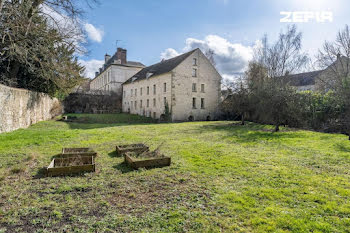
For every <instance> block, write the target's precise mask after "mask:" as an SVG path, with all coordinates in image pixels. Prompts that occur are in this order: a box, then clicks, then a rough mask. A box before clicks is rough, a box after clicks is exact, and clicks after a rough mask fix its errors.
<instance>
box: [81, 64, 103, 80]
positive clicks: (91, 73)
mask: <svg viewBox="0 0 350 233" xmlns="http://www.w3.org/2000/svg"><path fill="white" fill-rule="evenodd" d="M79 63H80V64H81V65H82V66H85V72H84V76H85V77H87V78H91V79H92V78H94V77H95V72H96V71H98V69H99V68H101V67H102V65H103V64H104V60H96V59H92V60H89V61H84V60H79Z"/></svg>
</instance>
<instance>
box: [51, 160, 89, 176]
mask: <svg viewBox="0 0 350 233" xmlns="http://www.w3.org/2000/svg"><path fill="white" fill-rule="evenodd" d="M94 171H95V161H94V157H93V156H90V157H88V156H81V157H70V158H55V159H53V160H52V161H51V163H50V165H49V166H48V167H47V170H46V172H47V176H59V175H70V174H77V173H82V172H94Z"/></svg>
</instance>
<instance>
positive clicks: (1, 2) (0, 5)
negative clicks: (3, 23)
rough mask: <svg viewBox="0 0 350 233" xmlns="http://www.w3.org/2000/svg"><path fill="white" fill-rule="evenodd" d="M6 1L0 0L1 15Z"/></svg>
mask: <svg viewBox="0 0 350 233" xmlns="http://www.w3.org/2000/svg"><path fill="white" fill-rule="evenodd" d="M4 2H5V0H0V15H1V12H2V7H3V6H4Z"/></svg>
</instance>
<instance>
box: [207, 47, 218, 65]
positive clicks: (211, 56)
mask: <svg viewBox="0 0 350 233" xmlns="http://www.w3.org/2000/svg"><path fill="white" fill-rule="evenodd" d="M214 55H215V52H214V50H212V49H208V50H207V51H205V56H206V57H207V58H208V60H209V61H210V63H211V64H212V65H213V66H216V62H215V59H214Z"/></svg>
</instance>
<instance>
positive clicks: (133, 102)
mask: <svg viewBox="0 0 350 233" xmlns="http://www.w3.org/2000/svg"><path fill="white" fill-rule="evenodd" d="M221 79H222V78H221V75H220V74H219V73H218V72H217V70H216V69H215V67H214V66H213V65H212V64H211V63H210V61H209V60H208V59H207V57H206V56H205V55H204V54H203V53H202V51H201V50H200V49H195V50H193V51H190V52H188V53H185V54H182V55H180V56H177V57H174V58H171V59H169V60H163V61H161V62H160V63H157V64H154V65H151V66H148V67H146V68H144V69H142V70H141V71H140V72H138V73H137V74H135V75H134V76H132V77H131V78H130V79H129V80H127V81H126V82H125V83H124V84H123V112H130V113H132V114H138V115H143V116H148V117H153V118H156V119H158V118H161V117H162V114H164V113H165V105H166V104H168V106H169V110H170V113H171V119H172V121H187V120H209V119H215V118H216V117H217V114H218V106H219V101H220V91H221Z"/></svg>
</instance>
